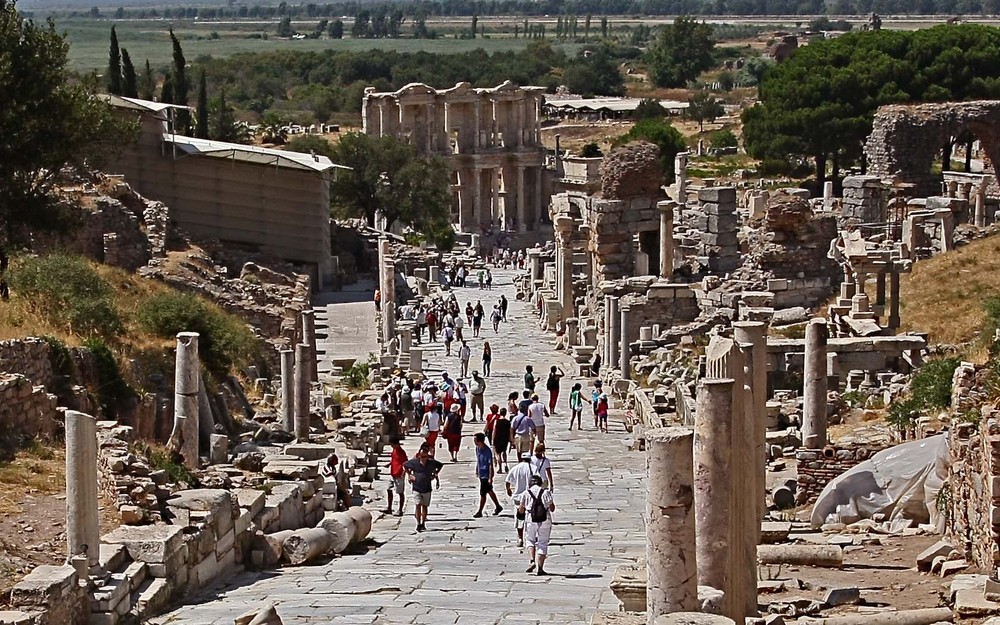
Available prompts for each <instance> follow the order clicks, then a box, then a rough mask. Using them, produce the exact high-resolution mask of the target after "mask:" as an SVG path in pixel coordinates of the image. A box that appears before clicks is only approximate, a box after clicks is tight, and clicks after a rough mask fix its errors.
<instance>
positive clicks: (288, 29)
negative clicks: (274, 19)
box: [278, 15, 295, 39]
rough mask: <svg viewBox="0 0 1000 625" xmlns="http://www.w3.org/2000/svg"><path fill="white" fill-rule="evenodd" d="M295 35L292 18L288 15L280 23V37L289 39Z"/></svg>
mask: <svg viewBox="0 0 1000 625" xmlns="http://www.w3.org/2000/svg"><path fill="white" fill-rule="evenodd" d="M294 34H295V29H294V28H292V18H290V17H288V16H287V15H286V16H285V17H283V18H281V21H280V22H278V36H279V37H284V38H286V39H287V38H288V37H291V36H292V35H294Z"/></svg>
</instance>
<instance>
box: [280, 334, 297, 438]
mask: <svg viewBox="0 0 1000 625" xmlns="http://www.w3.org/2000/svg"><path fill="white" fill-rule="evenodd" d="M278 354H279V356H280V357H281V425H282V427H283V428H284V430H285V431H286V432H294V431H295V350H291V349H283V350H281V351H280V352H278Z"/></svg>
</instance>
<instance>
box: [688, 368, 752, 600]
mask: <svg viewBox="0 0 1000 625" xmlns="http://www.w3.org/2000/svg"><path fill="white" fill-rule="evenodd" d="M697 401H698V411H697V414H696V416H695V421H694V510H695V512H694V514H695V522H696V523H697V527H698V533H697V536H696V543H695V544H696V548H697V553H698V584H699V585H700V586H711V587H712V588H716V589H718V590H722V591H723V592H725V593H726V599H725V601H724V605H723V610H722V611H723V614H727V615H728V614H730V613H731V612H732V608H731V607H730V605H729V604H730V603H731V597H730V594H729V568H730V563H731V561H732V558H733V553H732V545H731V544H730V534H731V532H732V530H731V523H732V522H733V516H734V511H733V510H732V508H731V507H730V493H731V490H730V489H731V488H732V483H733V480H734V477H735V476H734V475H733V467H731V465H730V458H731V455H732V452H733V446H734V445H735V444H737V442H736V441H734V440H733V438H732V423H733V420H734V419H738V418H740V416H741V415H734V414H733V380H730V379H719V378H706V379H704V380H702V381H701V383H699V385H698V396H697Z"/></svg>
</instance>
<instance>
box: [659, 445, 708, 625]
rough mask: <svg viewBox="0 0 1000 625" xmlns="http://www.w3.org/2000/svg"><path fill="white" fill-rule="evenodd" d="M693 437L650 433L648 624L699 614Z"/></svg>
mask: <svg viewBox="0 0 1000 625" xmlns="http://www.w3.org/2000/svg"><path fill="white" fill-rule="evenodd" d="M693 444H694V433H693V432H692V431H691V430H690V429H688V428H657V429H652V430H648V431H647V432H646V568H647V575H648V578H647V582H646V623H647V624H648V625H652V623H653V622H654V621H655V620H656V617H658V616H660V615H662V614H669V613H671V612H683V611H694V610H697V609H698V569H697V561H696V551H695V516H694V464H693V461H694V453H693Z"/></svg>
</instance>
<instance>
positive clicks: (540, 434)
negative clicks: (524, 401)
mask: <svg viewBox="0 0 1000 625" xmlns="http://www.w3.org/2000/svg"><path fill="white" fill-rule="evenodd" d="M548 416H549V411H548V410H546V409H545V405H544V404H543V403H542V402H540V401H538V395H537V394H534V393H532V395H531V404H530V405H529V406H528V417H529V418H530V419H531V423H532V424H533V425H534V426H535V440H537V441H538V442H539V443H544V442H545V418H546V417H548Z"/></svg>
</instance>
